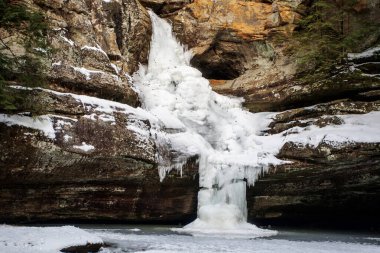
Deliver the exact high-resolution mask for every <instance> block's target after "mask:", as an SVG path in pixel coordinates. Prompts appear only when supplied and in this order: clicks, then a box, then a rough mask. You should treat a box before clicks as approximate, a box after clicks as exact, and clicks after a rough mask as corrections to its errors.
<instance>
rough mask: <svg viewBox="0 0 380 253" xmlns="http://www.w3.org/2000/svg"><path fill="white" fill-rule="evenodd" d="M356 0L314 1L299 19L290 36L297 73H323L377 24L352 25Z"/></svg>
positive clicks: (361, 23) (363, 21)
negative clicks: (293, 40)
mask: <svg viewBox="0 0 380 253" xmlns="http://www.w3.org/2000/svg"><path fill="white" fill-rule="evenodd" d="M355 4H357V0H315V1H312V3H311V6H310V8H309V11H308V13H307V14H306V16H305V17H304V18H303V19H302V20H301V21H300V23H299V29H298V31H297V32H296V33H295V35H294V39H295V44H296V45H297V47H296V51H295V54H296V56H297V60H298V66H299V69H300V70H301V72H302V71H303V72H305V73H306V74H308V75H310V74H324V73H327V72H329V71H330V70H331V67H332V66H335V65H336V64H340V63H342V62H343V61H344V59H345V57H346V55H347V52H352V51H356V50H357V48H358V47H359V46H360V45H361V44H362V41H363V40H365V39H366V37H367V36H369V35H370V34H372V33H373V32H374V31H375V30H376V29H378V25H376V24H370V23H369V22H368V21H366V20H357V21H356V22H357V24H356V25H355V29H351V27H352V26H353V24H351V22H352V17H353V12H354V10H353V6H355Z"/></svg>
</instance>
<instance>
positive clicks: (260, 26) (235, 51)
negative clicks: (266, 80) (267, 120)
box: [170, 0, 303, 79]
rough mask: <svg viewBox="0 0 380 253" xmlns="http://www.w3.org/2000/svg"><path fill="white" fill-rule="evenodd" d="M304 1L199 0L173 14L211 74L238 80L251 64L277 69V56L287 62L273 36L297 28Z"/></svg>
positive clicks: (201, 66) (202, 67)
mask: <svg viewBox="0 0 380 253" xmlns="http://www.w3.org/2000/svg"><path fill="white" fill-rule="evenodd" d="M302 2H303V1H300V0H294V1H281V0H279V1H273V2H268V1H240V0H232V1H227V0H222V1H208V0H196V1H194V2H193V3H191V4H189V5H187V6H186V7H185V8H183V9H182V10H180V11H179V12H178V13H177V14H176V15H172V16H171V17H170V18H171V19H172V21H173V26H174V31H175V32H176V34H177V36H178V37H179V38H180V40H181V41H182V42H183V43H184V44H186V45H188V46H189V47H190V48H191V49H192V50H193V52H194V58H193V61H192V64H193V65H194V66H195V67H197V68H199V69H200V70H201V71H202V72H203V73H204V75H205V77H207V78H210V79H235V78H237V77H239V76H240V75H242V74H243V73H245V71H246V70H248V69H266V70H267V69H271V68H272V67H273V66H275V60H276V61H278V62H279V63H278V64H282V62H283V61H284V60H282V59H275V58H279V57H278V56H277V55H276V54H277V53H276V52H277V51H280V49H281V48H275V46H274V45H273V44H272V43H271V40H270V38H271V37H273V36H274V35H275V34H282V35H285V36H289V35H290V34H291V33H292V31H293V30H294V28H295V24H296V22H297V21H298V20H299V19H300V17H301V14H299V12H300V10H299V9H300V6H301V4H302ZM276 47H277V45H276ZM288 64H289V63H288ZM278 69H279V68H277V69H276V70H278ZM272 73H276V71H272V72H271V73H270V74H269V76H270V75H271V74H272ZM272 78H273V77H272Z"/></svg>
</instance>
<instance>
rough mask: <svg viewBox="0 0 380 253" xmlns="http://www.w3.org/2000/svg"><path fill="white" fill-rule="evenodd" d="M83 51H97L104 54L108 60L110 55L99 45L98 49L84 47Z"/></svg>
mask: <svg viewBox="0 0 380 253" xmlns="http://www.w3.org/2000/svg"><path fill="white" fill-rule="evenodd" d="M81 50H92V51H97V52H100V53H102V54H104V55H105V56H107V58H108V55H107V53H106V52H104V50H103V49H102V48H101V47H100V46H99V45H96V47H91V46H87V45H86V46H83V47H82V48H81Z"/></svg>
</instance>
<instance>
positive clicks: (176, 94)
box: [134, 12, 281, 237]
mask: <svg viewBox="0 0 380 253" xmlns="http://www.w3.org/2000/svg"><path fill="white" fill-rule="evenodd" d="M150 15H151V19H152V23H153V37H152V43H151V49H150V55H149V62H148V66H147V67H143V66H141V68H140V70H139V71H138V72H137V73H136V74H135V75H134V83H135V86H136V88H137V90H138V91H139V93H140V96H141V98H142V100H143V106H144V108H145V109H146V110H148V111H149V112H150V113H152V114H153V115H155V116H156V117H157V118H159V119H160V120H161V121H162V122H163V124H164V129H166V133H162V132H159V133H157V134H158V137H157V141H158V143H160V142H166V143H169V144H170V146H171V148H172V150H171V153H175V154H176V155H174V157H175V159H174V160H175V161H176V162H177V164H174V165H173V164H171V165H168V164H164V165H165V166H166V167H165V166H163V168H162V169H163V170H168V169H170V168H172V167H176V166H181V164H183V163H184V161H185V160H186V159H187V158H188V157H190V156H194V155H198V156H199V174H200V180H199V186H200V188H201V190H200V191H199V193H198V218H197V219H196V220H195V221H194V222H193V223H191V224H189V225H187V226H185V227H184V228H183V229H181V230H179V231H181V232H190V233H193V234H198V233H207V234H219V233H227V234H234V235H245V236H247V235H249V236H251V237H255V236H267V235H273V234H275V233H276V232H275V231H269V230H263V229H259V228H257V227H256V226H254V225H252V224H249V223H247V222H246V220H247V203H246V185H247V183H248V184H253V183H254V182H255V180H256V179H257V177H258V175H259V174H261V173H262V172H263V170H265V169H266V166H267V165H268V164H278V163H281V161H280V160H278V159H277V158H275V157H274V155H273V153H271V152H268V151H267V150H263V148H262V146H263V145H262V142H261V140H260V137H259V136H258V134H259V128H260V124H264V123H265V122H259V123H258V121H257V118H258V117H259V115H254V114H251V113H249V112H247V111H245V110H243V109H242V106H241V103H242V100H241V99H238V98H230V97H226V96H222V95H219V94H217V93H215V92H213V91H212V90H211V87H210V85H209V82H208V80H207V79H205V78H203V77H202V74H201V73H200V72H199V71H198V70H197V69H195V68H193V67H191V66H190V59H191V53H190V52H189V51H187V50H186V49H185V48H184V47H183V46H181V45H180V44H179V43H178V42H177V40H176V39H175V37H174V36H173V34H172V29H171V26H170V24H169V23H167V22H166V21H165V20H163V19H160V18H159V17H157V16H156V15H155V14H154V13H152V12H151V13H150ZM261 118H263V117H261ZM163 146H164V145H163ZM164 173H165V171H164V172H163V173H162V174H163V175H164ZM163 175H162V176H163Z"/></svg>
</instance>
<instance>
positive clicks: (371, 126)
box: [278, 111, 380, 147]
mask: <svg viewBox="0 0 380 253" xmlns="http://www.w3.org/2000/svg"><path fill="white" fill-rule="evenodd" d="M338 117H339V118H340V119H341V120H343V124H341V125H328V126H326V127H323V128H319V127H317V126H310V127H306V128H299V127H298V128H291V129H289V130H288V131H286V132H285V133H282V134H281V135H282V136H278V138H283V141H282V142H285V141H289V142H294V143H297V144H301V145H304V146H306V145H309V146H312V147H317V146H318V145H319V144H320V143H321V142H325V143H328V144H330V145H332V146H335V147H342V146H344V145H348V144H350V143H354V142H357V143H376V142H380V112H379V111H373V112H370V113H367V114H348V115H338ZM292 132H293V133H292Z"/></svg>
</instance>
